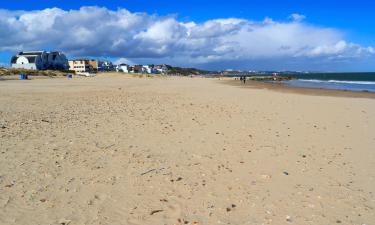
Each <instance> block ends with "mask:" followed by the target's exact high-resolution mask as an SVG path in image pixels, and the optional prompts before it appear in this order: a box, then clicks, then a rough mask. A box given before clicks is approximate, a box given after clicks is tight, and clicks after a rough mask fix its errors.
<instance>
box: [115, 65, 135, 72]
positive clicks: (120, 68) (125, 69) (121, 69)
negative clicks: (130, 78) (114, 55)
mask: <svg viewBox="0 0 375 225" xmlns="http://www.w3.org/2000/svg"><path fill="white" fill-rule="evenodd" d="M130 69H131V68H130V66H129V65H127V64H124V63H122V64H120V65H117V66H116V71H117V72H123V73H130Z"/></svg>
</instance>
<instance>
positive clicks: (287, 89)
mask: <svg viewBox="0 0 375 225" xmlns="http://www.w3.org/2000/svg"><path fill="white" fill-rule="evenodd" d="M220 82H222V83H225V84H229V85H232V86H237V87H243V88H252V89H267V90H271V91H276V92H282V93H294V94H303V95H314V96H331V97H349V98H369V99H375V93H374V92H364V91H361V92H359V91H349V90H333V89H324V88H305V87H292V86H288V85H285V84H282V83H267V82H262V81H249V80H248V81H246V84H243V83H241V82H240V81H239V80H233V79H222V80H221V81H220Z"/></svg>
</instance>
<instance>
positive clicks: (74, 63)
mask: <svg viewBox="0 0 375 225" xmlns="http://www.w3.org/2000/svg"><path fill="white" fill-rule="evenodd" d="M91 63H92V60H88V59H75V60H69V70H72V71H75V72H76V73H91V72H93V70H94V69H93V66H92V64H91Z"/></svg>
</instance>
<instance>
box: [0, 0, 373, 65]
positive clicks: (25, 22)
mask: <svg viewBox="0 0 375 225" xmlns="http://www.w3.org/2000/svg"><path fill="white" fill-rule="evenodd" d="M374 9H375V2H374V1H364V0H357V1H342V0H341V1H338V0H331V1H322V0H314V1H313V0H298V1H296V0H268V1H264V0H255V1H254V0H253V1H251V0H247V1H245V0H230V1H228V0H225V1H224V0H215V1H213V0H210V1H208V0H200V1H198V0H189V1H187V0H179V1H176V0H158V1H155V0H133V1H130V0H105V1H104V0H87V1H76V0H75V1H73V0H53V1H52V0H39V1H38V0H34V1H31V0H18V1H11V0H9V1H8V0H1V4H0V66H1V65H9V59H10V57H11V55H13V54H15V53H16V52H18V51H23V50H39V49H43V50H60V51H63V52H64V53H65V54H66V55H67V56H68V58H81V57H90V58H102V59H111V60H113V61H114V62H116V63H130V64H133V63H134V64H135V63H140V64H141V63H142V64H149V63H167V64H172V65H176V66H185V67H198V68H202V69H212V70H218V69H241V70H309V71H375V13H373V10H374Z"/></svg>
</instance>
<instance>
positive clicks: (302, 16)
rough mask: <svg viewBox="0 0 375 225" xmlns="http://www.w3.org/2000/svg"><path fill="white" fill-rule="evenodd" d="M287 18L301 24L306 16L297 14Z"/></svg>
mask: <svg viewBox="0 0 375 225" xmlns="http://www.w3.org/2000/svg"><path fill="white" fill-rule="evenodd" d="M289 18H290V19H292V20H294V21H296V22H301V21H303V20H304V19H306V16H305V15H301V14H298V13H293V14H292V15H290V16H289Z"/></svg>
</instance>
